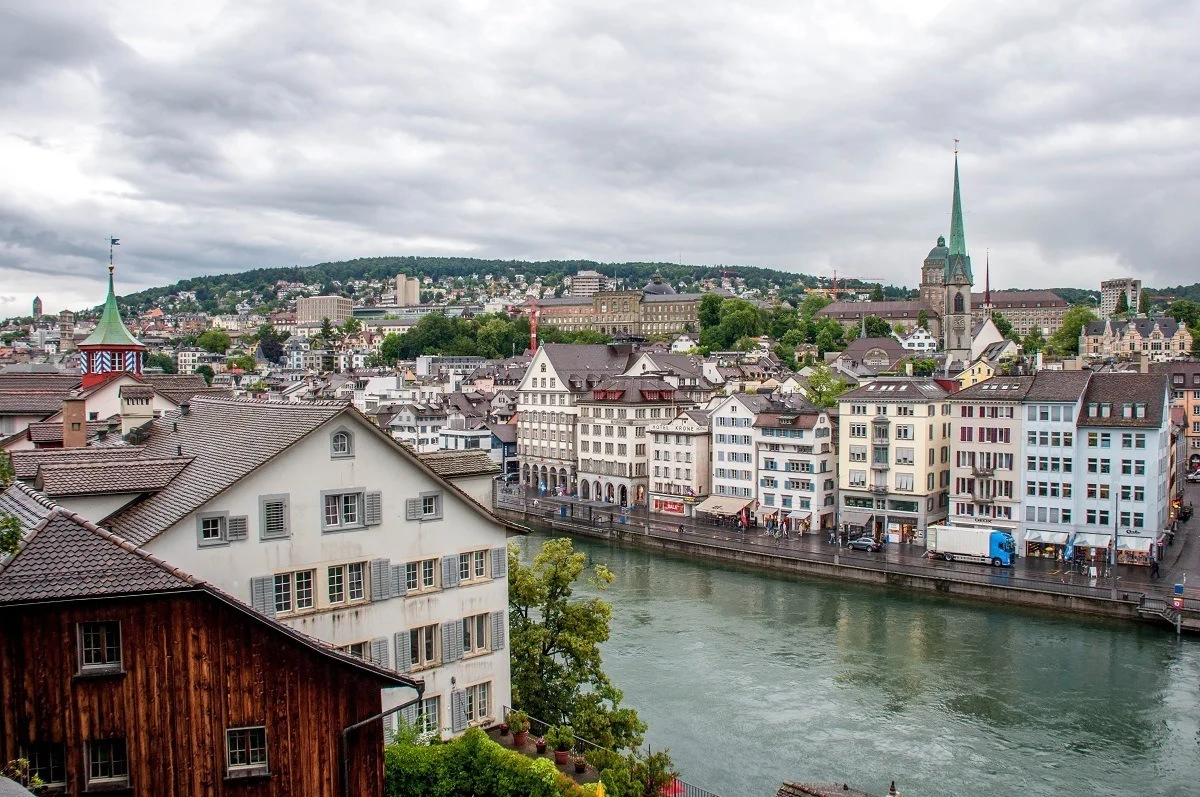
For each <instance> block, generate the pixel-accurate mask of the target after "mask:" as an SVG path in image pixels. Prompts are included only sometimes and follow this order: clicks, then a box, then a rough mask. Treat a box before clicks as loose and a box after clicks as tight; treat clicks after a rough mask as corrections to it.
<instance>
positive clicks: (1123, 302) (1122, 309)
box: [1113, 291, 1129, 316]
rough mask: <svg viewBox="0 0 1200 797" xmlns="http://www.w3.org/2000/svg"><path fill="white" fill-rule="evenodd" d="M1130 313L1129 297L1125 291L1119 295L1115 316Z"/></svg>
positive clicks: (1114, 311) (1114, 310)
mask: <svg viewBox="0 0 1200 797" xmlns="http://www.w3.org/2000/svg"><path fill="white" fill-rule="evenodd" d="M1128 312H1129V295H1128V294H1127V293H1125V291H1121V292H1120V293H1118V294H1117V306H1116V307H1115V308H1114V309H1113V315H1120V316H1123V315H1126V314H1127V313H1128Z"/></svg>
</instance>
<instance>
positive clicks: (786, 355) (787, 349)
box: [771, 330, 796, 371]
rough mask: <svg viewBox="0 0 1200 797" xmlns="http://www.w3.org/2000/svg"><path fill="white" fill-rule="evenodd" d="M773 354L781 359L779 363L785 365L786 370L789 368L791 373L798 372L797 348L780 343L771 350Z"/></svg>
mask: <svg viewBox="0 0 1200 797" xmlns="http://www.w3.org/2000/svg"><path fill="white" fill-rule="evenodd" d="M793 331H795V330H793ZM788 334H789V335H791V334H792V333H791V332H789V333H788ZM771 352H772V353H773V354H774V355H775V356H776V357H778V358H779V362H781V363H783V366H784V368H787V369H788V370H789V371H795V370H796V347H795V346H789V345H787V344H786V343H784V342H783V341H780V342H779V343H776V344H775V346H774V348H772V349H771Z"/></svg>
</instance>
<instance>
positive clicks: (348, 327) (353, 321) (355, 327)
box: [342, 316, 363, 335]
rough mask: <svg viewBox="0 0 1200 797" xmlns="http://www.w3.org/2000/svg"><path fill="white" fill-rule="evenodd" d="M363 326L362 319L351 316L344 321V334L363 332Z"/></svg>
mask: <svg viewBox="0 0 1200 797" xmlns="http://www.w3.org/2000/svg"><path fill="white" fill-rule="evenodd" d="M362 328H363V325H362V321H359V320H358V319H357V318H354V317H353V316H351V317H350V318H347V319H346V320H345V322H343V323H342V334H343V335H357V334H358V333H359V332H362Z"/></svg>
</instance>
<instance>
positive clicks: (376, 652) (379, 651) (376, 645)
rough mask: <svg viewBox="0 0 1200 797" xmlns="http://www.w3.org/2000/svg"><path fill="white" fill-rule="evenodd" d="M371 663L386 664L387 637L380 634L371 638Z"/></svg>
mask: <svg viewBox="0 0 1200 797" xmlns="http://www.w3.org/2000/svg"><path fill="white" fill-rule="evenodd" d="M371 663H372V664H378V665H379V666H380V667H387V666H388V641H387V637H383V636H381V637H378V638H376V639H372V640H371Z"/></svg>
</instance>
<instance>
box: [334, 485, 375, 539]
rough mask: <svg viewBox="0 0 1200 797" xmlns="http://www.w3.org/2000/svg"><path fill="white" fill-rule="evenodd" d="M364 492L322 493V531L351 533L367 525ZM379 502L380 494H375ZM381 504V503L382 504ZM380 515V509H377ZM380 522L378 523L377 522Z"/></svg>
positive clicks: (339, 491)
mask: <svg viewBox="0 0 1200 797" xmlns="http://www.w3.org/2000/svg"><path fill="white" fill-rule="evenodd" d="M365 495H366V494H365V493H364V492H363V491H362V490H353V491H341V490H337V491H335V490H326V491H323V492H322V493H321V505H322V511H321V531H324V532H330V531H350V530H353V529H361V528H363V527H364V526H365V525H367V512H366V497H365ZM373 495H375V496H376V500H377V501H379V494H378V493H374V494H373ZM380 503H381V502H380ZM375 513H376V515H378V514H379V513H380V507H379V506H377V507H376V508H375ZM376 522H378V521H376Z"/></svg>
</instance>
